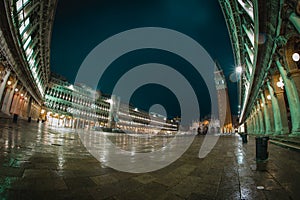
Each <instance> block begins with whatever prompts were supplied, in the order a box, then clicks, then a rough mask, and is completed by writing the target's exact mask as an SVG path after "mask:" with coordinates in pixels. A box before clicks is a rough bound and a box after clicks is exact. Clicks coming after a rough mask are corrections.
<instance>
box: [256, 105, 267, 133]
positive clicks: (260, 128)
mask: <svg viewBox="0 0 300 200" xmlns="http://www.w3.org/2000/svg"><path fill="white" fill-rule="evenodd" d="M262 109H263V108H261V105H260V101H258V102H257V110H258V120H259V134H264V133H265V128H264V118H263V115H262Z"/></svg>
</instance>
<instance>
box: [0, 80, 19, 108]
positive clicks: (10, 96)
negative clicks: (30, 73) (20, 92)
mask: <svg viewBox="0 0 300 200" xmlns="http://www.w3.org/2000/svg"><path fill="white" fill-rule="evenodd" d="M17 84H18V81H16V82H15V83H14V85H13V86H12V88H11V90H10V92H7V97H6V98H5V99H4V101H3V105H2V111H3V112H4V113H6V114H10V113H9V111H10V108H11V103H12V100H13V96H14V93H15V89H16V87H17Z"/></svg>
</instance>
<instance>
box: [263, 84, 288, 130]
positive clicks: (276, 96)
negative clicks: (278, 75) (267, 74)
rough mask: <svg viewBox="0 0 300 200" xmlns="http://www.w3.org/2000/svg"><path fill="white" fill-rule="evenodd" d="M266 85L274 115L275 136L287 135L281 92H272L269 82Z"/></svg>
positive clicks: (284, 107)
mask: <svg viewBox="0 0 300 200" xmlns="http://www.w3.org/2000/svg"><path fill="white" fill-rule="evenodd" d="M267 84H268V89H269V93H270V96H271V102H272V110H273V114H274V124H275V134H287V133H288V132H289V129H288V121H287V112H286V106H285V101H284V97H283V91H279V90H276V91H274V88H273V87H272V86H271V83H270V82H269V81H268V83H267Z"/></svg>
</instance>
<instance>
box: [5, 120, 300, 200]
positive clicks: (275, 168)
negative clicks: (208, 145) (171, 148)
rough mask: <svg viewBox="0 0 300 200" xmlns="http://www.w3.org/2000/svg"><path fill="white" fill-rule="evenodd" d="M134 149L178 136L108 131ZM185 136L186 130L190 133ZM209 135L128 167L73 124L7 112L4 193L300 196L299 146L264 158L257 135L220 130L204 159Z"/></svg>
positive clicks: (129, 196) (94, 196)
mask: <svg viewBox="0 0 300 200" xmlns="http://www.w3.org/2000/svg"><path fill="white" fill-rule="evenodd" d="M107 137H108V138H109V140H110V141H111V142H112V143H113V144H114V145H116V146H117V147H119V148H120V149H122V150H126V151H128V152H132V153H143V152H144V153H145V152H153V151H157V150H160V149H163V148H165V147H166V146H167V145H168V144H170V142H171V141H172V139H173V138H172V137H161V136H160V137H133V136H129V135H126V134H109V135H107ZM183 138H184V137H183ZM203 139H204V137H203V136H197V137H196V138H195V139H194V142H193V143H192V145H191V146H190V148H189V149H188V150H187V151H186V152H185V153H184V154H183V155H182V156H181V157H180V158H179V159H178V160H176V161H175V162H173V163H172V164H170V165H168V166H167V167H165V168H162V169H160V170H157V171H153V172H149V173H125V172H120V171H117V170H114V169H111V168H109V167H107V166H106V163H105V162H106V161H105V159H104V160H102V161H101V162H99V161H98V160H97V159H95V158H94V157H93V156H92V155H91V154H90V153H89V152H88V151H87V150H86V149H85V147H84V146H83V145H82V142H81V140H80V139H79V136H78V134H76V133H75V131H74V130H71V129H62V128H60V129H52V128H49V127H47V125H46V124H41V123H27V122H23V121H21V120H20V121H19V122H18V123H17V124H12V123H11V121H10V120H6V119H0V164H1V165H0V199H297V197H299V196H300V193H299V191H300V190H299V184H300V181H299V180H300V179H299V178H300V170H299V164H300V158H299V152H295V151H290V150H288V149H284V148H281V147H278V146H274V145H272V144H271V145H270V146H269V152H270V157H269V160H268V162H267V163H264V164H263V166H261V165H257V164H256V161H255V139H254V138H253V137H250V138H249V142H248V143H247V144H242V142H241V138H240V137H238V136H221V137H220V139H219V140H218V143H217V145H216V146H215V147H214V148H213V150H212V151H211V152H210V153H209V154H208V156H207V157H205V158H203V159H199V158H198V153H199V149H200V146H201V144H202V142H203ZM257 186H263V188H264V189H262V190H260V189H257Z"/></svg>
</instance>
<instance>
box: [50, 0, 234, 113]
mask: <svg viewBox="0 0 300 200" xmlns="http://www.w3.org/2000/svg"><path fill="white" fill-rule="evenodd" d="M139 27H163V28H169V29H173V30H176V31H179V32H181V33H184V34H186V35H188V36H190V37H191V38H193V39H194V40H196V41H197V42H198V43H199V44H201V45H202V46H203V47H204V48H205V49H206V51H207V52H208V53H209V54H210V56H211V57H212V59H214V60H217V61H218V63H220V65H221V68H222V69H223V70H224V73H225V76H226V79H227V85H228V87H229V97H230V101H231V109H232V112H233V114H236V113H237V94H236V92H237V89H236V83H235V82H232V81H230V79H229V76H230V75H231V74H232V73H234V61H233V55H232V48H231V44H230V39H229V35H228V32H227V28H226V24H225V20H224V17H223V13H222V11H221V8H220V6H219V4H218V1H217V0H187V1H182V0H151V1H146V0H143V1H142V0H106V1H105V0H84V1H82V0H78V1H74V0H60V1H59V2H58V7H57V10H56V17H55V22H54V28H53V33H52V43H51V70H52V71H53V72H56V73H59V74H61V75H63V76H64V77H66V78H67V79H68V80H69V81H70V82H71V83H73V82H74V80H75V77H76V73H77V70H78V69H79V67H80V65H81V63H82V62H83V60H84V59H85V57H86V56H87V55H88V53H89V52H90V51H91V50H92V49H93V48H94V47H96V46H97V45H98V44H99V43H101V42H102V41H104V40H105V39H107V38H109V37H110V36H112V35H115V34H117V33H119V32H122V31H125V30H128V29H133V28H139ZM149 62H151V63H161V64H165V65H168V66H171V67H173V68H174V69H176V70H178V71H180V73H181V74H182V75H183V76H184V77H185V78H186V79H187V80H188V81H189V82H190V84H191V85H192V87H193V89H194V91H195V92H196V94H197V97H198V100H199V102H200V107H201V117H203V116H204V115H206V114H209V112H210V110H209V106H210V103H209V102H210V100H209V97H208V94H207V92H208V90H207V88H206V86H205V83H203V80H202V78H201V76H200V77H199V76H195V75H194V74H195V73H193V71H192V70H190V69H191V67H190V66H189V65H190V64H189V63H188V62H186V61H185V60H184V59H182V58H180V57H179V56H177V55H175V54H172V53H170V52H166V51H163V50H158V49H142V50H136V51H133V52H130V53H127V54H125V55H123V56H121V57H119V58H118V59H117V60H115V62H113V63H112V64H111V65H110V66H109V68H108V70H107V71H106V72H105V74H104V76H103V77H102V78H101V80H100V82H99V85H98V88H99V89H100V90H101V91H102V92H103V93H107V94H110V93H112V90H113V88H114V85H115V84H116V82H117V81H118V80H119V79H120V77H121V76H122V75H123V74H125V73H126V72H127V71H128V70H130V69H131V68H133V67H134V66H137V65H141V64H145V63H149ZM131 103H132V104H133V105H134V106H136V107H139V108H141V109H144V110H146V111H147V110H148V109H149V108H150V106H151V105H153V104H161V105H163V106H165V109H166V111H167V114H168V117H175V116H177V115H180V108H179V106H178V105H179V104H178V101H177V100H176V98H175V96H174V94H173V93H172V91H170V90H169V89H168V88H165V87H163V86H160V85H156V84H148V85H144V86H142V87H140V88H139V89H138V90H136V91H135V92H134V94H133V96H132V98H131Z"/></svg>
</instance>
